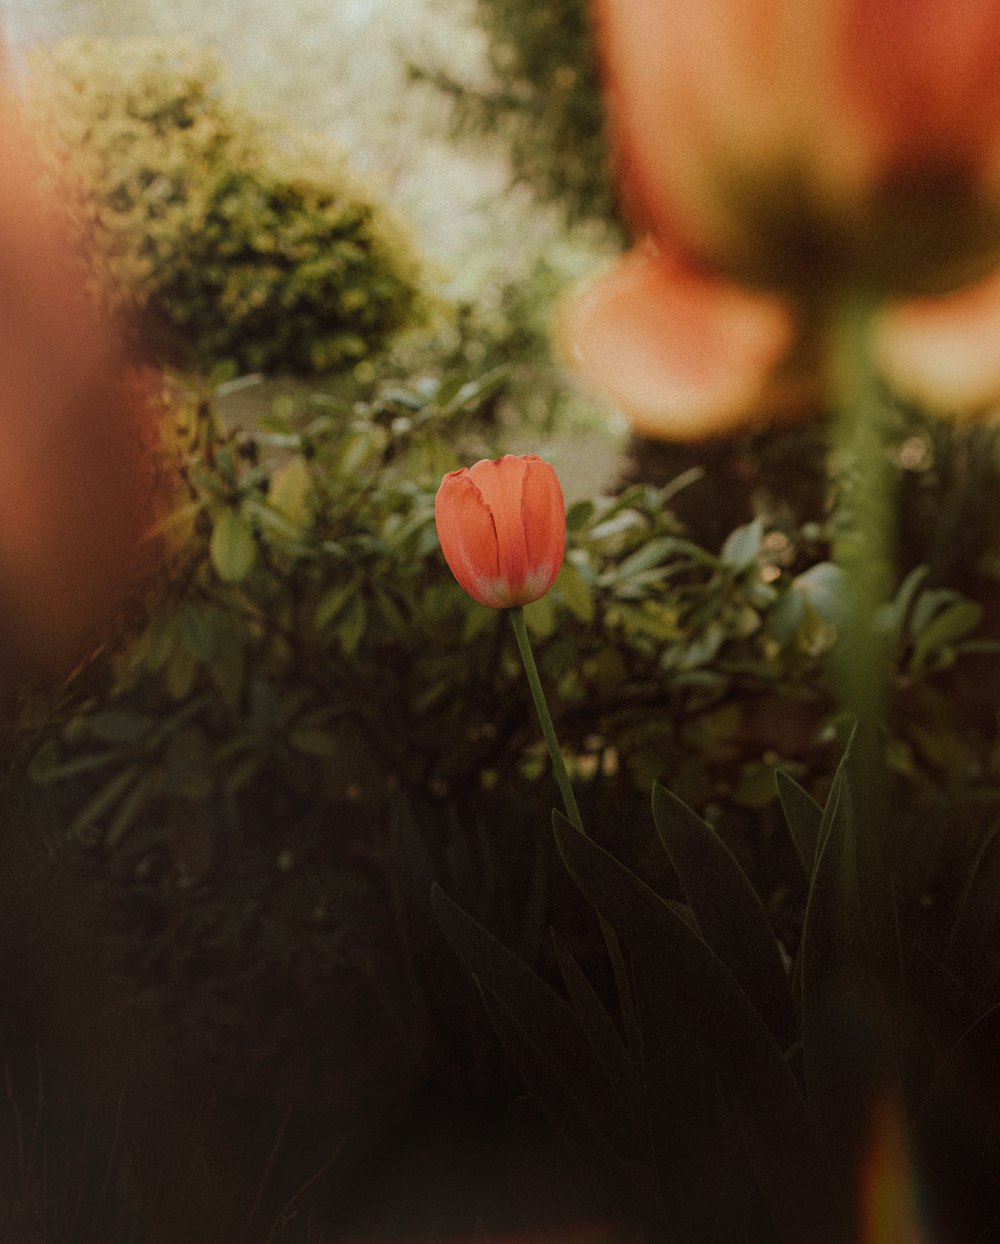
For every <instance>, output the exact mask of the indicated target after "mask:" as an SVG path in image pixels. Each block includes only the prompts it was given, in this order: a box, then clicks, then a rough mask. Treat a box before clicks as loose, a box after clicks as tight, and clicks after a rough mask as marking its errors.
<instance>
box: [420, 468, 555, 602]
mask: <svg viewBox="0 0 1000 1244" xmlns="http://www.w3.org/2000/svg"><path fill="white" fill-rule="evenodd" d="M434 517H435V520H436V522H437V530H438V538H439V539H440V541H441V550H442V552H443V553H444V556H445V561H447V563H448V565H449V567H450V568H451V572H452V574H453V575H454V576H455V578H456V579H457V580H458V581H459V583H460V584H461V585H462V587H463V588H465V590H466V591H467V592H468V593H469V595H470V596H471V597H472V598H473V600H476V601H478V602H479V603H480V604H481V605H487V606H488V607H489V608H490V609H510V608H513V607H514V606H516V605H528V604H530V603H531V602H532V601H533V600H538V598H539V597H540V596H544V595H545V593H546V592H547V591H548V590H549V588H550V587H551V586H552V584H553V583H554V582H555V580H556V576H557V575H558V573H559V570H560V568H561V566H562V560H563V551H564V548H565V545H566V509H565V504H564V502H563V494H562V489H561V488H560V487H559V480H558V479H557V478H556V473H555V471H554V470H553V469H552V467H551V466H550V465H549V463H547V462H543V461H542V460H541V458H537V457H535V455H534V454H525V455H523V456H521V457H515V456H514V455H513V454H507V455H506V456H505V457H503V458H497V459H496V460H495V461H491V460H490V459H488V458H484V459H483V460H482V461H481V462H477V463H476V465H475V466H472V467H465V468H463V469H462V470H461V471H451V472H450V473H449V474H448V475H446V476H445V477H444V479H443V480H442V481H441V487H440V488H439V489H438V493H437V498H436V499H435V502H434Z"/></svg>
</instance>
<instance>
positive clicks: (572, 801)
mask: <svg viewBox="0 0 1000 1244" xmlns="http://www.w3.org/2000/svg"><path fill="white" fill-rule="evenodd" d="M507 612H508V613H509V614H510V621H511V625H512V626H513V628H514V635H515V637H516V639H517V647H518V650H519V651H520V653H521V661H522V662H523V664H524V672H525V674H526V675H527V676H528V686H529V687H530V688H531V698H532V700H534V702H535V712H536V713H537V714H538V720H539V722H540V723H541V727H542V734H544V735H545V745H546V747H548V749H549V756H550V757H551V759H552V769H553V772H554V773H555V778H556V782H557V783H558V785H559V793H560V794H561V795H562V801H563V806H564V807H565V809H566V817H567V819H568V820H569V822H570V824H571V825H572V826H573V827H574V829H578V830H579V831H580V833H581V834H582V833H585V832H586V831H585V830H584V828H583V820H582V818H581V816H580V809H579V808H578V807H577V803H576V795H574V794H573V787H572V785H571V784H570V780H569V774H568V773H567V772H566V762H565V761H564V760H563V756H562V751H561V750H560V748H559V740H558V739H557V738H556V730H555V726H553V724H552V714H551V713H550V712H549V706H548V703H547V702H546V699H545V692H544V691H543V690H542V680H541V679H540V678H539V676H538V666H537V665H536V664H535V654H534V653H533V652H532V651H531V641H530V640H529V639H528V628H527V626H526V625H525V621H524V609H523V608H522V607H521V606H520V605H517V606H515V607H514V608H513V609H508V610H507Z"/></svg>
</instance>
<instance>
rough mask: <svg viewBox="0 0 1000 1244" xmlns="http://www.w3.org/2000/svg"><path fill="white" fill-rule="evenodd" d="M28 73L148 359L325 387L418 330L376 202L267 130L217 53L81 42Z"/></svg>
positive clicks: (72, 198)
mask: <svg viewBox="0 0 1000 1244" xmlns="http://www.w3.org/2000/svg"><path fill="white" fill-rule="evenodd" d="M31 69H32V72H31V75H30V77H29V80H28V83H27V88H26V94H27V107H28V108H29V111H30V113H31V115H32V116H33V118H34V119H35V120H36V121H37V123H38V125H39V128H40V129H41V131H42V133H43V135H44V136H45V140H46V143H47V145H48V147H49V150H50V157H51V158H50V165H51V167H52V168H53V169H54V171H55V175H56V176H58V177H59V178H60V179H61V180H62V182H63V194H64V197H65V198H67V200H68V201H69V202H70V204H71V210H72V213H73V216H74V219H75V222H76V225H77V227H78V228H79V229H80V230H81V232H82V233H83V234H84V237H85V240H86V242H87V244H88V245H89V247H90V248H91V249H92V250H93V251H94V252H95V253H96V257H97V259H96V266H97V267H98V269H99V270H100V272H101V276H102V277H103V279H104V282H105V284H107V285H109V286H110V288H111V291H112V294H111V296H112V298H113V299H117V300H119V301H121V302H122V303H123V304H124V310H125V312H126V315H127V318H128V319H130V320H131V321H132V322H134V323H135V324H137V334H138V336H139V339H140V343H141V345H142V346H143V347H144V348H145V350H146V352H147V353H151V354H152V355H154V356H155V357H157V358H159V359H165V360H167V361H169V362H171V363H173V364H174V365H177V366H181V367H183V368H191V369H206V370H207V369H208V368H210V367H211V365H212V364H213V363H215V362H217V361H219V360H221V359H231V360H233V361H235V362H236V364H237V365H238V366H239V367H240V368H241V369H242V370H244V371H281V372H293V373H304V374H312V373H316V372H324V371H328V370H332V369H339V368H345V367H350V366H352V365H354V364H355V363H357V362H358V361H359V360H361V359H363V358H366V357H367V356H369V355H371V354H373V353H375V352H377V351H379V350H380V349H382V348H383V346H385V344H386V343H387V342H388V340H389V339H390V338H391V337H392V336H393V334H394V333H396V332H397V331H398V330H399V329H401V328H402V327H404V326H405V325H407V324H408V323H409V322H411V321H412V320H413V318H414V317H415V316H416V315H417V314H418V311H419V303H420V298H419V295H418V289H417V283H418V276H419V272H418V265H417V263H416V260H415V258H414V255H413V253H412V250H411V248H410V245H409V243H408V241H407V240H406V239H405V237H404V236H403V234H402V232H401V231H400V229H399V228H398V226H397V225H396V224H395V223H394V222H393V221H392V220H390V218H389V216H388V214H387V213H386V212H385V211H384V210H383V209H382V208H380V207H378V206H377V205H376V203H375V202H374V201H373V198H372V192H371V191H370V190H369V189H367V188H365V187H363V186H361V185H360V184H359V183H358V182H357V181H356V180H355V179H354V178H352V177H351V176H350V175H349V174H348V172H347V170H346V169H345V168H344V167H343V166H342V164H341V163H340V162H339V161H338V160H336V159H335V158H334V157H333V155H332V154H331V152H330V151H329V150H328V149H326V148H324V147H322V146H321V145H320V144H318V143H316V142H310V141H309V140H307V139H306V138H305V137H304V136H302V135H298V134H293V133H291V132H289V131H287V130H283V129H279V128H278V127H277V126H276V125H275V124H273V123H268V122H264V121H263V120H262V119H261V118H260V117H256V116H254V115H253V114H252V113H251V112H250V111H249V110H248V109H247V108H246V107H245V106H244V105H243V104H241V103H240V102H238V101H237V99H236V98H235V97H233V96H232V94H231V92H229V91H228V89H227V87H226V83H225V80H224V76H223V73H222V69H221V66H220V64H219V62H218V61H217V60H216V59H215V57H214V56H213V55H212V54H210V53H209V52H206V51H204V50H199V49H196V48H194V47H190V46H188V45H186V44H181V43H168V42H163V41H160V40H126V41H122V42H111V41H104V40H89V39H84V38H73V39H69V40H66V41H64V42H63V43H60V44H59V45H58V46H57V47H55V48H54V49H51V50H39V51H37V52H36V53H35V54H34V56H33V60H32V64H31Z"/></svg>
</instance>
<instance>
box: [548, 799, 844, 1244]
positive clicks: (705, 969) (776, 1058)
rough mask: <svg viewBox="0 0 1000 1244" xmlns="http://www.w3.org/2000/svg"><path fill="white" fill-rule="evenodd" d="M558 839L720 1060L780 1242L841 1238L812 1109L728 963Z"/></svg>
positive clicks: (649, 895) (582, 840)
mask: <svg viewBox="0 0 1000 1244" xmlns="http://www.w3.org/2000/svg"><path fill="white" fill-rule="evenodd" d="M554 819H555V832H556V841H557V844H558V847H559V850H560V852H561V854H562V857H563V860H564V862H565V864H566V867H567V869H568V870H569V873H570V875H571V876H572V877H573V880H574V881H575V882H576V884H577V885H578V886H579V888H580V890H581V891H582V893H583V894H584V896H585V897H586V898H587V900H588V901H589V902H590V903H592V904H593V905H594V906H595V907H596V908H597V909H598V910H599V911H600V912H602V913H603V914H604V915H605V916H606V917H607V919H608V920H609V921H610V922H611V923H612V925H614V927H615V928H616V929H618V930H619V932H620V933H621V935H622V936H623V937H624V938H625V939H626V940H627V941H628V942H629V943H630V944H631V945H632V947H633V949H634V950H635V951H637V952H639V953H641V954H642V955H643V956H644V958H645V960H646V962H648V963H649V964H651V965H654V966H656V969H657V971H658V975H659V979H658V985H659V988H660V989H661V990H662V991H663V994H664V996H668V997H673V998H675V999H676V1002H677V1006H678V1008H683V1009H684V1010H686V1011H687V1013H688V1015H689V1017H690V1021H691V1023H692V1024H693V1025H694V1027H695V1028H696V1030H697V1032H698V1035H699V1037H700V1039H701V1040H702V1042H703V1043H704V1045H705V1047H706V1049H707V1050H708V1051H709V1054H710V1056H711V1058H712V1060H713V1062H714V1063H715V1066H716V1069H717V1071H718V1074H719V1077H720V1079H721V1080H722V1083H723V1085H724V1086H725V1088H726V1090H727V1093H728V1095H729V1097H730V1099H731V1100H732V1102H733V1106H734V1109H735V1111H736V1114H737V1117H738V1119H739V1122H740V1128H741V1130H742V1132H743V1136H744V1140H745V1142H746V1146H747V1152H748V1154H749V1156H750V1160H751V1162H752V1164H753V1167H754V1171H755V1173H756V1176H757V1180H758V1182H759V1184H760V1187H761V1191H762V1193H763V1195H764V1198H765V1200H766V1202H767V1204H768V1207H769V1209H770V1211H771V1215H772V1218H773V1221H774V1225H775V1227H776V1228H777V1230H778V1233H779V1235H780V1238H781V1239H782V1240H784V1241H786V1242H787V1244H801V1241H803V1240H811V1241H812V1240H814V1241H817V1242H819V1241H826V1240H831V1239H835V1238H836V1231H835V1227H834V1224H833V1220H834V1217H835V1213H834V1207H833V1204H832V1203H831V1201H830V1198H829V1196H828V1192H827V1189H826V1186H825V1178H824V1175H823V1171H822V1168H821V1166H820V1164H819V1162H818V1160H817V1156H816V1153H815V1150H814V1147H813V1141H812V1136H811V1134H810V1131H809V1123H808V1119H807V1117H806V1111H805V1106H804V1104H803V1101H802V1097H801V1095H800V1093H799V1090H798V1087H797V1085H796V1084H795V1081H794V1079H793V1077H792V1074H791V1072H790V1070H789V1068H788V1065H787V1064H786V1062H785V1060H784V1059H783V1057H782V1054H781V1050H780V1049H779V1047H778V1045H777V1043H776V1041H775V1040H774V1037H773V1036H772V1034H771V1032H770V1030H769V1029H768V1027H767V1025H766V1024H765V1023H764V1021H763V1020H762V1019H761V1017H760V1015H759V1013H758V1012H757V1011H756V1010H755V1009H754V1007H753V1006H752V1005H751V1003H750V1001H749V1000H748V998H747V996H746V994H745V993H744V992H743V990H742V989H741V988H740V986H739V985H738V984H737V982H736V981H735V980H734V979H733V977H732V975H731V974H730V973H729V971H728V970H727V969H726V967H725V965H724V964H723V963H722V962H721V961H720V960H719V959H718V957H717V956H716V955H715V954H714V953H713V952H712V950H711V949H710V948H709V947H708V946H707V945H706V943H705V942H704V941H703V940H702V939H701V938H700V937H699V936H698V935H697V934H696V933H694V932H693V931H692V930H691V929H690V928H689V927H688V926H687V925H686V924H685V923H684V921H683V920H682V919H681V918H680V917H679V916H678V915H677V914H676V913H675V912H674V911H672V910H671V908H670V907H669V906H668V904H667V903H665V902H664V901H663V900H662V899H661V898H660V897H659V895H657V894H656V893H655V892H654V891H653V890H651V889H650V888H649V887H648V886H647V885H645V884H644V883H643V882H642V881H640V880H639V878H638V877H636V875H635V874H634V873H633V872H631V871H630V870H629V869H628V868H626V867H625V866H624V865H623V864H621V863H619V862H618V860H616V859H615V858H614V857H613V856H611V855H609V854H608V852H607V851H605V850H603V848H601V847H599V846H598V845H597V844H596V843H595V842H592V841H591V840H590V839H589V838H586V837H584V835H583V834H581V833H579V832H578V831H577V830H576V829H574V828H573V826H572V825H570V824H569V822H568V821H566V820H565V818H563V817H560V816H556V817H555V818H554Z"/></svg>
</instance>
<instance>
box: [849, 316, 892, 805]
mask: <svg viewBox="0 0 1000 1244" xmlns="http://www.w3.org/2000/svg"><path fill="white" fill-rule="evenodd" d="M876 309H877V303H876V301H875V300H874V299H872V298H870V297H866V296H864V295H856V296H853V297H849V298H845V299H844V301H843V303H842V304H841V306H840V308H839V310H838V314H837V316H836V319H835V322H834V332H833V346H834V359H833V377H834V383H835V385H836V399H837V417H836V420H835V422H834V445H833V447H834V452H835V455H836V460H837V466H838V467H839V469H840V471H841V479H842V490H841V491H842V495H841V502H840V510H839V514H838V519H839V522H838V527H839V531H838V534H837V536H836V538H835V540H834V559H835V561H836V562H837V564H838V565H839V566H841V568H842V569H843V570H844V571H845V584H846V594H847V606H848V608H847V620H846V625H845V627H844V632H843V634H842V635H841V637H840V642H839V644H838V652H837V662H838V667H837V675H838V687H839V689H840V697H841V703H842V705H843V707H844V708H845V709H846V710H847V711H848V713H849V714H850V715H851V716H852V717H853V718H854V719H855V720H856V721H857V729H858V735H859V740H858V741H859V743H861V744H863V748H864V751H865V752H866V753H868V754H869V755H870V756H871V757H872V773H871V774H870V775H869V776H870V780H872V781H873V782H875V781H876V775H875V769H876V768H878V769H880V770H881V769H883V768H884V766H883V765H882V764H881V763H880V761H881V754H882V751H883V744H882V742H881V739H882V724H883V722H884V719H885V715H886V710H887V706H888V693H889V682H890V675H891V670H892V655H893V654H892V644H893V642H894V636H893V635H892V633H891V630H890V628H889V627H888V626H886V625H884V624H882V617H883V616H884V614H883V607H884V606H885V605H886V604H888V602H889V600H890V599H891V594H892V589H893V584H894V581H895V553H896V485H897V480H898V472H897V470H896V468H895V466H894V464H893V463H892V461H891V459H890V458H889V455H888V444H887V442H888V427H887V414H888V409H887V404H886V402H885V400H884V398H883V395H882V393H881V392H880V389H879V383H878V374H877V372H876V369H875V366H874V362H873V359H872V351H871V335H872V334H871V330H872V320H873V315H874V313H875V311H876ZM876 758H878V759H876Z"/></svg>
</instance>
